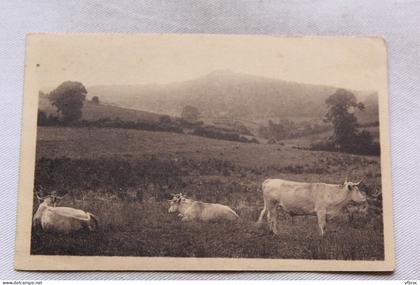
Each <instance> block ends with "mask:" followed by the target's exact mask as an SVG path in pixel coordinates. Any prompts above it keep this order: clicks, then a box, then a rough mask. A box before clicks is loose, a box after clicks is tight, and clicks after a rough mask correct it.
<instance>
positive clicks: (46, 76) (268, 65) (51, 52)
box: [28, 35, 386, 90]
mask: <svg viewBox="0 0 420 285" xmlns="http://www.w3.org/2000/svg"><path fill="white" fill-rule="evenodd" d="M28 43H29V47H28V52H29V54H30V56H31V59H33V60H34V61H36V62H37V63H38V64H39V66H38V67H37V68H36V69H33V70H34V72H35V73H34V75H31V76H36V77H37V81H38V82H39V85H40V87H55V86H57V85H59V84H60V83H61V82H63V81H65V80H76V81H80V82H82V83H83V84H84V85H86V86H92V85H104V84H111V85H113V84H144V83H168V82H175V81H184V80H188V79H193V78H196V77H199V76H202V75H205V74H207V73H210V72H212V71H214V70H219V69H230V70H232V71H235V72H243V73H247V74H255V75H260V76H265V77H270V78H278V79H283V80H289V81H296V82H304V83H312V84H322V85H332V86H337V87H344V88H351V89H357V90H379V89H380V88H381V87H383V85H384V84H386V70H385V67H386V62H385V58H386V55H385V48H384V43H383V41H382V40H380V39H374V38H350V37H342V38H332V37H331V38H322V37H315V38H314V37H312V38H308V37H305V38H304V37H293V38H284V37H273V36H216V35H214V36H205V35H184V36H179V35H166V36H159V35H147V36H144V35H143V36H139V35H137V36H130V35H114V36H110V35H56V36H51V35H41V36H39V35H38V36H37V35H32V36H29V39H28ZM30 69H31V70H32V66H31V68H30ZM29 73H31V72H29ZM29 73H28V74H29ZM384 81H385V83H384Z"/></svg>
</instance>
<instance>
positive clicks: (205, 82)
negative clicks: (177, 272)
mask: <svg viewBox="0 0 420 285" xmlns="http://www.w3.org/2000/svg"><path fill="white" fill-rule="evenodd" d="M87 89H88V93H89V97H92V96H99V98H100V99H101V101H102V102H108V103H114V104H116V105H119V106H122V107H129V108H134V109H139V110H147V111H150V112H154V113H161V114H169V115H176V116H179V114H180V113H181V111H182V108H183V107H184V106H186V105H192V106H195V107H197V108H198V109H199V110H200V112H201V113H202V114H203V116H205V117H211V118H235V119H242V120H252V121H258V122H264V121H267V119H268V118H270V119H272V118H280V119H282V118H296V120H302V119H305V120H322V118H323V116H324V114H325V111H326V105H325V99H326V98H327V97H328V96H330V95H331V94H333V93H334V92H335V90H336V89H337V88H336V87H332V86H320V85H311V84H301V83H296V82H288V81H283V80H278V79H272V78H265V77H260V76H253V75H247V74H241V73H235V72H232V71H229V70H222V71H215V72H212V73H210V74H208V75H206V76H203V77H199V78H197V79H194V80H189V81H185V82H176V83H170V84H148V85H124V86H123V85H120V86H117V85H113V86H88V88H87ZM353 92H354V93H355V95H356V96H357V97H358V98H359V100H361V101H362V102H364V101H365V100H367V104H366V105H367V108H366V111H365V112H363V113H362V112H358V113H357V115H358V117H359V120H360V122H361V123H366V122H374V121H378V105H377V98H376V95H375V93H373V92H367V91H364V92H361V91H353Z"/></svg>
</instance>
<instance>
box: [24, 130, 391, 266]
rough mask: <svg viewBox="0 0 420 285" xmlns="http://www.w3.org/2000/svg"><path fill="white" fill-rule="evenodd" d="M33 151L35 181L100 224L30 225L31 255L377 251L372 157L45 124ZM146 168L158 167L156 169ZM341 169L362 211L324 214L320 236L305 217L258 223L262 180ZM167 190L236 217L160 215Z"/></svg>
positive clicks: (330, 176)
mask: <svg viewBox="0 0 420 285" xmlns="http://www.w3.org/2000/svg"><path fill="white" fill-rule="evenodd" d="M37 158H38V159H37V179H36V183H38V184H39V185H42V186H44V188H47V190H50V191H51V190H56V191H58V192H60V191H61V192H60V193H61V194H64V193H67V195H66V197H65V199H64V200H63V201H62V202H61V205H63V206H70V207H75V208H80V209H83V210H85V211H89V212H92V213H94V214H95V215H96V216H98V218H99V221H100V223H99V228H98V230H97V231H96V232H92V233H87V232H78V233H74V234H70V235H60V234H55V233H47V232H42V231H39V230H34V231H33V233H32V242H31V252H32V254H47V255H48V254H53V255H56V254H59V255H105V256H114V255H118V256H183V257H242V258H292V259H340V260H381V259H383V258H384V248H383V247H384V245H383V229H382V201H381V199H380V197H379V198H378V199H375V198H373V197H372V196H371V195H370V194H371V193H373V191H374V190H375V189H379V190H380V189H381V183H380V166H379V160H378V158H376V157H365V156H357V155H348V154H340V153H328V152H314V151H307V150H297V149H293V148H288V147H287V146H286V147H285V146H279V145H261V144H244V143H236V142H228V141H219V140H213V139H206V138H200V137H196V136H188V135H182V134H171V133H159V132H147V131H135V130H116V129H115V130H103V129H91V130H88V129H81V128H78V129H71V128H51V127H48V128H39V130H38V143H37ZM57 165H59V167H58V166H57ZM168 165H169V166H168ZM143 166H146V167H145V169H143V170H141V169H140V170H139V169H138V168H142V167H143ZM147 166H149V167H147ZM169 167H170V169H171V170H170V171H169V170H168V168H169ZM148 168H151V169H157V170H159V169H161V171H160V172H162V173H163V174H164V175H156V172H155V171H150V169H148ZM158 172H159V171H158ZM167 173H170V175H169V174H167ZM101 175H102V176H101ZM106 176H110V179H105V178H104V177H106ZM168 176H170V177H171V179H172V180H168V179H167V177H168ZM346 176H347V177H348V178H349V179H350V180H355V179H360V178H362V177H365V182H364V184H363V185H364V186H363V188H364V189H363V190H365V191H366V192H367V193H368V197H369V210H368V213H367V215H366V216H365V215H361V214H360V215H359V214H356V215H355V217H353V219H352V221H351V222H350V221H349V220H348V218H347V217H346V216H339V217H337V218H334V219H330V220H329V221H328V223H327V233H326V235H325V236H324V237H321V236H320V234H319V229H318V225H317V220H316V217H312V216H307V217H295V218H293V219H291V218H290V217H289V216H287V215H280V216H279V217H278V218H279V229H280V232H279V234H278V235H274V234H273V233H272V232H271V231H270V230H269V229H268V226H267V225H266V224H264V225H263V226H261V227H257V226H256V224H255V222H256V220H257V218H258V215H259V212H260V211H261V209H262V207H263V201H262V193H261V191H260V185H261V183H262V182H263V181H264V180H265V179H266V178H274V177H277V178H285V179H290V180H296V181H305V182H319V181H321V182H327V183H341V182H342V181H344V179H345V177H346ZM101 177H102V178H101ZM118 177H119V178H121V177H122V179H117V178H118ZM175 182H176V183H175ZM175 192H183V193H186V194H187V195H188V196H190V197H191V198H193V199H197V200H201V201H204V202H217V203H222V204H225V205H228V206H230V207H231V208H232V209H234V210H235V211H236V212H237V213H238V214H239V215H240V217H241V219H240V221H239V222H238V223H199V222H188V223H183V222H181V221H180V219H179V218H178V217H177V216H176V214H170V213H168V207H169V203H168V202H167V201H166V199H168V198H170V196H169V194H170V193H175ZM133 193H134V194H135V195H133ZM158 194H159V195H158ZM35 205H37V204H36V203H35ZM34 210H36V209H34Z"/></svg>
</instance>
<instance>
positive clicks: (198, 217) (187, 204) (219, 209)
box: [168, 193, 239, 222]
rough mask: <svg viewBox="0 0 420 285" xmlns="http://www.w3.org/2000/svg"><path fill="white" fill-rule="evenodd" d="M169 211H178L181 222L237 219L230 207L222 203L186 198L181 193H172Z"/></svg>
mask: <svg viewBox="0 0 420 285" xmlns="http://www.w3.org/2000/svg"><path fill="white" fill-rule="evenodd" d="M168 212H169V213H174V212H179V214H178V216H179V217H182V221H183V222H187V221H202V222H211V221H223V220H224V221H237V220H238V219H239V216H238V214H236V213H235V211H233V210H232V209H231V208H229V207H228V206H225V205H222V204H212V203H204V202H200V201H194V200H192V199H187V198H186V197H185V196H184V195H182V194H181V193H179V194H176V195H174V197H173V198H172V200H170V208H169V210H168Z"/></svg>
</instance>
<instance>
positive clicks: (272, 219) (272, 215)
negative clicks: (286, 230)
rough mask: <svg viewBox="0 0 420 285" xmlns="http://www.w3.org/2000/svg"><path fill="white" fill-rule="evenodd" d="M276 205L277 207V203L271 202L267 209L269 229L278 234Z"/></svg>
mask: <svg viewBox="0 0 420 285" xmlns="http://www.w3.org/2000/svg"><path fill="white" fill-rule="evenodd" d="M277 207H279V205H278V204H277V203H272V204H271V205H270V208H269V210H268V215H267V218H268V222H269V225H270V229H271V230H272V231H273V233H274V234H278V233H279V230H278V215H279V214H278V211H277Z"/></svg>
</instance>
